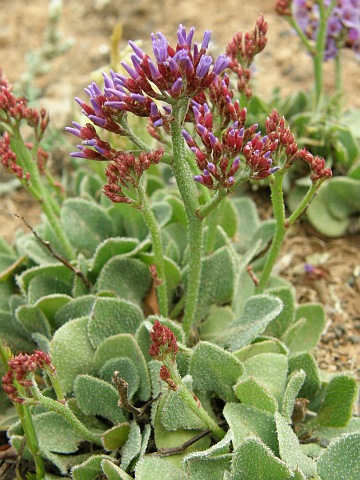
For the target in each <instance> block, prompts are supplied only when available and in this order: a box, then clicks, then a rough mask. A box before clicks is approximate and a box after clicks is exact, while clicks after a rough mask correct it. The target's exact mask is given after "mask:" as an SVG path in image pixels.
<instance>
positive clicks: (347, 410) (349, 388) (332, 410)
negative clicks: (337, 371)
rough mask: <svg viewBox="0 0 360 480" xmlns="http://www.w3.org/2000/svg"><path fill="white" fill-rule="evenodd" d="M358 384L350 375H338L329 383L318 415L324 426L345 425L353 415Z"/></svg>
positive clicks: (319, 421) (318, 420) (320, 422)
mask: <svg viewBox="0 0 360 480" xmlns="http://www.w3.org/2000/svg"><path fill="white" fill-rule="evenodd" d="M357 391H358V386H357V383H356V380H355V378H353V377H351V376H350V375H346V374H343V375H337V376H336V377H334V378H333V379H332V380H331V381H330V383H329V384H328V386H327V388H326V391H325V398H324V401H323V403H322V405H321V407H320V410H319V412H318V416H317V423H319V424H320V425H322V426H324V427H345V426H346V425H347V424H348V423H349V421H350V419H351V417H352V412H353V408H354V402H355V400H356V396H357Z"/></svg>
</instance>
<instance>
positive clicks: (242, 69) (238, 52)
mask: <svg viewBox="0 0 360 480" xmlns="http://www.w3.org/2000/svg"><path fill="white" fill-rule="evenodd" d="M267 29H268V24H267V23H266V22H265V20H264V17H263V16H262V15H261V16H260V17H259V18H258V19H257V20H256V24H255V28H254V30H253V31H252V32H251V33H250V32H246V33H245V34H244V35H243V33H242V32H241V31H240V32H238V33H237V34H236V35H235V36H234V37H233V38H232V40H231V41H230V42H229V43H228V45H227V46H226V50H225V53H226V54H227V55H228V56H229V57H230V59H231V62H230V64H229V68H230V69H231V70H232V71H233V72H234V73H236V75H237V76H238V78H239V81H238V89H239V91H240V92H244V93H245V95H246V96H247V97H251V95H252V90H251V88H250V87H249V81H250V77H251V71H250V66H251V64H252V62H253V61H254V58H255V55H257V54H258V53H260V52H262V51H263V50H264V48H265V46H266V44H267V37H266V33H267Z"/></svg>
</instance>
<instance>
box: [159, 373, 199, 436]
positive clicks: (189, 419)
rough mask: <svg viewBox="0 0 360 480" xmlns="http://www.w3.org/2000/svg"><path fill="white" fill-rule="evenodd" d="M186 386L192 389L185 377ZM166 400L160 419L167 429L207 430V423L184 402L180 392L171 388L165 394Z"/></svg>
mask: <svg viewBox="0 0 360 480" xmlns="http://www.w3.org/2000/svg"><path fill="white" fill-rule="evenodd" d="M183 381H184V383H185V385H186V387H188V388H189V389H190V390H191V385H189V384H188V383H189V382H186V378H185V379H183ZM164 395H165V397H166V400H165V402H164V404H163V407H162V409H161V411H160V420H161V423H162V425H163V426H164V427H165V428H166V429H167V430H170V431H172V430H180V429H184V430H196V429H197V430H201V429H203V430H206V425H205V424H204V423H203V422H202V421H201V420H200V419H199V417H198V416H197V415H196V414H195V413H194V412H193V411H192V410H191V409H190V408H189V407H188V406H187V405H186V404H185V403H184V401H183V400H182V399H181V397H180V396H179V394H178V392H175V391H173V390H170V391H169V392H168V393H167V394H164Z"/></svg>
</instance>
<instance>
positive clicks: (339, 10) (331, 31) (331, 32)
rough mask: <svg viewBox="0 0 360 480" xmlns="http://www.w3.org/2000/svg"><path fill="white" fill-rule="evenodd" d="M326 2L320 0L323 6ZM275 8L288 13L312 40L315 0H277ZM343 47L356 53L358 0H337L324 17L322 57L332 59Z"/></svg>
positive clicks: (316, 10) (359, 24) (359, 47)
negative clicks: (326, 16) (324, 32)
mask: <svg viewBox="0 0 360 480" xmlns="http://www.w3.org/2000/svg"><path fill="white" fill-rule="evenodd" d="M290 3H291V11H289V10H290ZM330 5H331V0H324V6H325V7H326V8H329V7H330ZM275 8H276V10H277V12H278V13H279V14H280V15H290V14H292V15H293V17H294V18H295V20H296V21H297V23H298V25H299V27H300V28H301V30H302V31H303V32H304V33H305V35H306V36H307V37H308V38H309V39H310V40H315V39H316V37H317V33H318V30H319V21H320V13H319V5H318V2H317V1H316V0H293V1H292V2H289V1H286V0H278V2H277V4H276V7H275ZM343 47H347V48H352V49H353V50H354V52H355V54H357V55H358V54H359V52H360V0H337V1H336V2H335V7H334V8H333V10H332V11H331V13H330V15H329V18H328V20H327V37H326V46H325V52H324V60H330V59H333V58H335V57H336V56H337V54H338V50H339V48H343Z"/></svg>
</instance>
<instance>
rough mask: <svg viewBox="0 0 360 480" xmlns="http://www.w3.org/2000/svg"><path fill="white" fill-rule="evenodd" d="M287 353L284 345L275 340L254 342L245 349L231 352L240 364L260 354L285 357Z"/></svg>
mask: <svg viewBox="0 0 360 480" xmlns="http://www.w3.org/2000/svg"><path fill="white" fill-rule="evenodd" d="M288 352H289V351H288V349H287V348H286V345H284V344H283V343H282V342H281V341H280V340H278V339H277V338H271V339H266V338H265V339H260V340H259V341H255V343H252V344H251V345H247V346H246V347H243V348H241V349H240V350H237V351H236V352H233V355H234V357H236V358H237V359H239V360H240V361H241V362H244V361H245V360H247V359H248V358H250V357H254V356H256V355H259V354H260V353H280V354H282V355H287V354H288Z"/></svg>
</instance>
